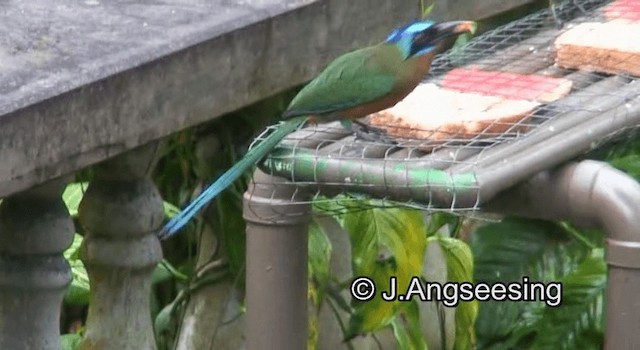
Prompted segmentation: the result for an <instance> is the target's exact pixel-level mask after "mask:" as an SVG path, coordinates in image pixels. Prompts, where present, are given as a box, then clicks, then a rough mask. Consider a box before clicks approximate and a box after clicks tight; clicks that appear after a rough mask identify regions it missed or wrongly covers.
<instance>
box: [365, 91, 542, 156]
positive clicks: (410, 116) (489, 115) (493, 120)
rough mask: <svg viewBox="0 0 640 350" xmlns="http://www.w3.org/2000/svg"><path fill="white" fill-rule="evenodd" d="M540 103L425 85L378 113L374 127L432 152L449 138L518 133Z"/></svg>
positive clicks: (372, 124) (372, 122)
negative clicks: (520, 125) (521, 125)
mask: <svg viewBox="0 0 640 350" xmlns="http://www.w3.org/2000/svg"><path fill="white" fill-rule="evenodd" d="M539 104H540V103H539V102H536V101H527V100H514V99H508V98H504V97H500V96H486V95H480V94H476V93H467V92H459V91H453V90H447V89H444V88H441V87H439V86H437V85H435V84H432V83H428V84H421V85H419V86H418V87H416V89H415V90H414V91H412V92H411V93H410V94H409V95H408V96H407V97H405V98H404V100H402V101H400V102H399V103H398V104H396V105H395V106H394V107H391V108H388V109H386V110H383V111H380V112H377V113H374V114H372V115H370V116H369V117H368V119H367V121H368V123H369V124H370V125H371V126H374V127H376V128H380V129H383V130H385V131H386V132H387V133H388V134H389V135H390V136H393V137H396V138H400V139H417V140H415V141H410V142H403V141H400V143H401V144H413V145H416V146H417V147H419V148H421V149H423V150H426V151H429V150H431V149H432V148H433V147H435V146H437V145H439V144H442V143H443V142H445V141H448V140H459V139H465V140H466V139H471V138H474V137H476V136H479V135H480V136H481V137H482V136H484V137H490V136H496V134H500V133H504V132H507V131H509V132H515V131H517V130H518V128H521V127H519V126H517V125H518V124H522V122H523V121H524V119H525V118H527V117H528V116H529V115H530V113H531V111H532V110H533V109H534V108H535V107H536V106H538V105H539Z"/></svg>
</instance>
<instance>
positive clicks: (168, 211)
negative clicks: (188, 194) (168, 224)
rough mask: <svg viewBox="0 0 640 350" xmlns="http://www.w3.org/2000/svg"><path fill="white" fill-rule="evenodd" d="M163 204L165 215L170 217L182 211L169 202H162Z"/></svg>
mask: <svg viewBox="0 0 640 350" xmlns="http://www.w3.org/2000/svg"><path fill="white" fill-rule="evenodd" d="M162 206H163V208H164V215H165V216H166V217H167V218H169V219H170V218H172V217H174V216H176V215H178V213H180V208H178V207H176V206H175V205H173V204H171V203H169V202H162Z"/></svg>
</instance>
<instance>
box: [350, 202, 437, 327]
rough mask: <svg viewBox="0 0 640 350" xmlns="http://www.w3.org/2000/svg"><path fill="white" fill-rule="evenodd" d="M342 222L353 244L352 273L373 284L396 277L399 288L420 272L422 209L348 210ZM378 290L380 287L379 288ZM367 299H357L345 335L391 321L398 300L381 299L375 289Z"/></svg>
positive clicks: (422, 248) (422, 247) (422, 259)
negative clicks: (374, 293) (366, 278)
mask: <svg viewBox="0 0 640 350" xmlns="http://www.w3.org/2000/svg"><path fill="white" fill-rule="evenodd" d="M344 226H345V229H346V230H347V232H348V233H349V236H350V239H351V247H352V259H353V260H352V264H353V273H354V275H355V276H367V277H369V278H371V279H373V281H375V283H376V285H378V286H380V288H379V289H381V288H382V286H388V285H389V280H390V278H391V277H392V276H393V277H396V278H397V286H398V290H399V291H402V290H406V287H407V286H408V284H409V280H410V278H411V277H413V276H419V275H420V274H421V272H422V263H423V261H424V254H425V247H426V240H425V232H426V230H425V228H426V227H425V224H424V220H423V217H422V213H421V212H419V211H415V210H407V209H369V210H362V211H356V212H352V213H348V214H347V215H346V216H345V218H344ZM378 292H379V291H378ZM376 294H377V295H376V297H375V298H373V299H372V300H370V301H368V302H356V303H355V312H354V314H353V315H352V317H351V320H350V323H349V327H348V331H347V339H349V338H351V337H353V336H355V335H357V334H361V333H365V332H370V331H374V330H376V329H379V328H381V327H384V326H387V325H389V324H390V323H391V321H392V320H393V318H394V317H395V315H396V312H397V310H398V309H399V308H400V306H401V304H400V303H401V302H399V301H393V302H388V301H384V300H383V299H381V298H380V297H379V293H376Z"/></svg>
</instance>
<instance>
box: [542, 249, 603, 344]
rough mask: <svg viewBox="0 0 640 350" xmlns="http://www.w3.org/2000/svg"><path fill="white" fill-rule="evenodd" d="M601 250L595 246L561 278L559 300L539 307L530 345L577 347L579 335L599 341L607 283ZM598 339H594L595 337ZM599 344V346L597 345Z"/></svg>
mask: <svg viewBox="0 0 640 350" xmlns="http://www.w3.org/2000/svg"><path fill="white" fill-rule="evenodd" d="M606 273H607V265H606V263H605V261H604V250H603V249H594V250H593V252H592V254H591V255H590V256H589V257H587V258H586V259H585V260H584V261H583V262H582V263H581V264H580V265H579V266H578V268H577V269H576V270H575V271H573V272H572V273H570V274H569V275H567V276H565V277H564V278H562V279H561V280H560V282H561V283H562V294H561V297H562V304H561V306H560V307H545V308H543V309H541V315H540V317H539V318H538V322H536V323H535V324H534V325H533V327H532V328H533V329H534V330H535V332H536V333H537V334H538V335H539V336H537V337H536V338H535V341H534V342H533V344H532V347H531V348H532V349H551V348H555V349H577V348H583V347H577V344H578V342H579V340H580V339H582V338H585V337H592V338H593V339H598V338H599V339H598V340H599V343H600V344H599V345H600V346H601V343H602V338H600V337H601V336H602V330H603V325H602V306H603V296H604V290H605V288H606V283H607V277H606ZM596 343H597V341H596ZM600 348H601V347H600Z"/></svg>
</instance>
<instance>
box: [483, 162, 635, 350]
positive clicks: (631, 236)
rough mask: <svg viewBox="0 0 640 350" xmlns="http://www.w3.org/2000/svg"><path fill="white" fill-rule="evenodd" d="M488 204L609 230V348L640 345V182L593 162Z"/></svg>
mask: <svg viewBox="0 0 640 350" xmlns="http://www.w3.org/2000/svg"><path fill="white" fill-rule="evenodd" d="M479 181H480V179H479ZM485 208H486V209H489V210H492V211H496V212H502V213H513V214H518V215H522V216H526V217H533V218H540V219H549V220H558V219H569V220H571V221H572V222H574V223H575V224H577V225H579V226H583V227H588V226H597V227H600V228H602V229H604V230H605V233H606V235H607V247H606V260H607V264H608V266H609V271H608V279H607V291H606V325H605V348H606V349H633V348H637V347H638V346H639V345H640V332H639V331H638V330H639V329H640V293H639V292H638V291H640V184H638V183H637V182H636V181H635V180H634V179H632V178H631V177H630V176H628V175H626V174H624V173H623V172H621V171H618V170H616V169H614V168H612V167H611V166H609V165H607V164H606V163H601V162H596V161H589V160H588V161H582V162H580V163H572V164H568V165H566V166H563V167H561V168H559V169H557V170H554V171H547V172H542V173H540V174H538V175H537V176H535V177H533V178H532V179H531V180H530V181H528V182H526V183H524V184H521V185H518V186H516V187H514V188H513V189H511V190H508V191H504V192H503V193H501V194H500V195H498V196H497V197H496V198H495V199H493V200H492V201H490V202H489V203H487V205H486V206H485Z"/></svg>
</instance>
